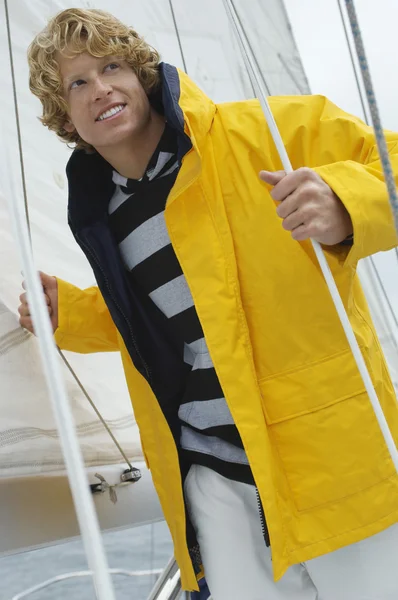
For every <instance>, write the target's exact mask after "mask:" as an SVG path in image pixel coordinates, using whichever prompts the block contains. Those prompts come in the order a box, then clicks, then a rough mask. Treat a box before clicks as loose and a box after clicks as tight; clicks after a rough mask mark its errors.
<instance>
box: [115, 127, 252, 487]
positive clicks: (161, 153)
mask: <svg viewBox="0 0 398 600" xmlns="http://www.w3.org/2000/svg"><path fill="white" fill-rule="evenodd" d="M178 170H179V164H178V160H177V138H176V134H175V132H174V131H173V130H172V129H171V128H170V127H169V126H168V125H167V124H166V127H165V130H164V133H163V135H162V138H161V140H160V142H159V144H158V147H157V148H156V150H155V152H154V154H153V156H152V158H151V160H150V162H149V164H148V167H147V169H146V172H145V175H144V176H143V177H142V178H141V179H140V180H132V179H126V178H125V177H122V176H121V175H120V174H119V173H117V172H116V171H114V172H113V181H114V183H115V184H116V189H115V192H114V194H113V197H112V199H111V200H110V203H109V209H108V212H109V225H110V228H111V231H112V233H113V235H114V237H115V239H116V242H117V244H118V246H119V250H120V254H121V257H122V260H123V263H124V265H125V268H126V270H127V272H128V276H129V278H131V283H132V284H133V285H134V286H138V287H139V288H140V289H141V290H142V292H143V293H144V294H146V295H148V296H149V298H150V299H151V300H152V302H154V303H155V304H156V306H157V307H158V308H159V309H160V310H161V311H162V313H163V314H164V315H165V316H166V317H167V319H168V320H169V322H170V324H171V325H172V331H173V334H174V335H175V339H176V341H177V343H178V344H179V345H181V350H182V352H181V355H182V356H183V360H184V361H185V363H186V364H187V365H189V366H190V370H189V375H188V378H187V385H186V389H185V393H184V395H183V398H182V401H181V404H180V407H179V413H178V416H179V419H180V421H181V436H180V451H182V452H183V453H184V455H185V457H186V458H187V459H188V461H189V462H190V463H192V464H201V465H204V466H207V467H209V468H212V469H214V470H215V471H217V472H219V473H220V474H221V475H224V476H225V477H229V478H231V479H235V480H238V481H243V482H246V483H253V478H252V474H251V470H250V467H249V464H248V460H247V457H246V453H245V451H244V449H243V445H242V441H241V438H240V436H239V432H238V430H237V428H236V426H235V424H234V421H233V418H232V415H231V413H230V411H229V408H228V405H227V403H226V401H225V398H224V395H223V391H222V389H221V386H220V382H219V380H218V377H217V374H216V371H215V368H214V366H213V363H212V360H211V357H210V354H209V351H208V348H207V344H206V340H205V338H204V335H203V331H202V327H201V324H200V321H199V318H198V315H197V313H196V309H195V306H194V302H193V298H192V295H191V293H190V290H189V287H188V285H187V282H186V279H185V276H184V274H183V272H182V269H181V266H180V264H179V262H178V259H177V257H176V255H175V252H174V250H173V247H172V245H171V241H170V238H169V235H168V232H167V228H166V223H165V218H164V210H165V206H166V201H167V197H168V194H169V192H170V190H171V188H172V187H173V184H174V182H175V180H176V178H177V174H178Z"/></svg>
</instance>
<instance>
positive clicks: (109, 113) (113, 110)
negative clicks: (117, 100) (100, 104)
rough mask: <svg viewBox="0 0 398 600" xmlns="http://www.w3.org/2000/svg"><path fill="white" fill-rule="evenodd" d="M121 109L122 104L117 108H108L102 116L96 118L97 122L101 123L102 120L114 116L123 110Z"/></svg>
mask: <svg viewBox="0 0 398 600" xmlns="http://www.w3.org/2000/svg"><path fill="white" fill-rule="evenodd" d="M123 108H124V104H119V106H114V107H113V108H110V109H109V110H107V111H106V112H104V113H102V115H100V116H99V117H98V119H97V121H103V120H104V119H108V118H109V117H111V116H112V115H115V114H116V113H118V112H120V111H121V110H123Z"/></svg>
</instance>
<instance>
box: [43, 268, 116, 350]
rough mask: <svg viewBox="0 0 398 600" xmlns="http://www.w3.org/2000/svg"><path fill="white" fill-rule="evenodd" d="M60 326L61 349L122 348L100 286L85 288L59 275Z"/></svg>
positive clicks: (57, 331) (55, 336)
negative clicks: (60, 277)
mask: <svg viewBox="0 0 398 600" xmlns="http://www.w3.org/2000/svg"><path fill="white" fill-rule="evenodd" d="M57 282H58V328H57V330H56V331H55V333H54V338H55V342H56V344H57V345H58V346H59V348H61V350H70V351H71V352H79V353H82V354H87V353H90V352H112V351H116V350H119V345H118V337H117V329H116V326H115V324H114V323H113V321H112V318H111V316H110V314H109V311H108V308H107V306H106V304H105V301H104V299H103V297H102V294H101V292H100V291H99V289H98V288H97V287H90V288H87V289H85V290H81V289H80V288H78V287H75V286H74V285H72V284H71V283H67V282H66V281H63V280H62V279H58V278H57Z"/></svg>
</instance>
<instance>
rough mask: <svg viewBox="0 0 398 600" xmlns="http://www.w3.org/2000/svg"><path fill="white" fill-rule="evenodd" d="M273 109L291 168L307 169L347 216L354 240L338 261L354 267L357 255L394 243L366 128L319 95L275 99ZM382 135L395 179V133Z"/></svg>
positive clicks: (397, 173) (373, 148) (376, 159)
mask: <svg viewBox="0 0 398 600" xmlns="http://www.w3.org/2000/svg"><path fill="white" fill-rule="evenodd" d="M273 112H274V115H275V117H276V121H277V123H278V126H279V127H280V130H281V133H282V137H283V139H284V141H285V145H286V148H287V151H288V154H289V156H290V158H291V161H292V163H293V168H294V169H297V168H299V167H303V166H307V167H310V168H313V169H314V170H315V171H316V172H317V173H318V174H319V175H320V176H321V177H322V179H323V180H324V181H325V182H326V183H327V184H328V185H329V186H330V187H331V188H332V190H333V191H334V192H335V193H336V194H337V196H338V197H339V198H340V200H341V201H342V202H343V204H344V205H345V207H346V209H347V210H348V212H349V214H350V216H351V219H352V223H353V229H354V243H353V245H352V246H351V247H347V246H341V247H340V249H338V250H337V251H340V252H341V253H342V256H343V257H344V258H343V260H344V264H345V265H347V266H348V265H353V266H355V265H356V263H357V262H358V260H359V259H361V258H364V257H366V256H369V255H371V254H374V253H376V252H379V251H382V250H390V249H391V248H393V247H395V246H397V245H398V237H397V233H396V230H395V226H394V219H393V214H392V210H391V208H390V204H389V200H388V194H387V190H386V186H385V183H384V178H383V171H382V167H381V163H380V160H379V155H378V151H377V145H376V140H375V137H374V134H373V130H372V128H371V127H368V126H367V125H366V124H365V123H363V122H362V121H361V120H360V119H358V118H357V117H354V116H352V115H350V114H348V113H345V112H344V111H342V110H341V109H339V108H338V107H337V106H335V105H334V104H333V103H332V102H330V101H329V100H327V99H326V98H325V97H323V96H297V97H289V98H284V99H282V98H281V99H279V100H278V99H277V101H276V103H275V107H273ZM289 127H290V129H289ZM385 135H386V139H387V145H388V150H389V154H390V158H391V162H392V168H393V172H394V174H395V180H396V182H397V183H398V134H397V133H392V132H390V131H386V132H385ZM325 249H326V250H327V248H325ZM332 251H333V250H332Z"/></svg>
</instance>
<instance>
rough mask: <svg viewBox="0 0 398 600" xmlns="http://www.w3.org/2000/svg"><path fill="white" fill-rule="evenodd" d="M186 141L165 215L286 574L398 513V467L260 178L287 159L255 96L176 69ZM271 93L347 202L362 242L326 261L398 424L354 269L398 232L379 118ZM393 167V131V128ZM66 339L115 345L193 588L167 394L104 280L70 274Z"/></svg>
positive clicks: (323, 297) (325, 303)
mask: <svg viewBox="0 0 398 600" xmlns="http://www.w3.org/2000/svg"><path fill="white" fill-rule="evenodd" d="M180 77H181V99H180V105H181V107H182V109H183V111H184V116H185V124H186V125H185V126H186V132H187V133H188V134H189V135H190V137H191V139H192V141H193V144H194V147H193V149H192V150H191V151H190V152H189V153H188V154H187V155H186V156H185V158H184V161H183V164H182V168H181V171H180V173H179V175H178V178H177V181H176V184H175V186H174V188H173V190H172V192H171V194H170V197H169V199H168V203H167V207H166V212H165V216H166V223H167V227H168V231H169V234H170V237H171V240H172V243H173V246H174V249H175V251H176V254H177V257H178V259H179V261H180V263H181V265H182V268H183V271H184V273H185V275H186V278H187V281H188V284H189V287H190V289H191V292H192V295H193V298H194V301H195V305H196V308H197V311H198V314H199V317H200V320H201V323H202V326H203V329H204V332H205V336H206V339H207V343H208V346H209V349H210V353H211V356H212V359H213V362H214V365H215V368H216V370H217V373H218V376H219V378H220V382H221V385H222V388H223V390H224V394H225V397H226V399H227V402H228V405H229V407H230V410H231V412H232V415H233V417H234V420H235V423H236V425H237V427H238V428H239V431H240V434H241V437H242V440H243V442H244V445H245V449H246V452H247V454H248V457H249V460H250V463H251V466H252V469H253V473H254V476H255V479H256V482H257V485H258V488H259V491H260V494H261V499H262V502H263V506H264V510H265V514H266V517H267V522H268V527H269V531H270V537H271V545H272V554H273V565H274V573H275V577H276V579H278V578H280V577H281V576H282V575H283V573H284V572H285V570H286V569H287V568H288V567H289V565H292V564H294V563H298V562H302V561H305V560H309V559H311V558H314V557H316V556H319V555H321V554H324V553H327V552H331V551H333V550H336V549H338V548H340V547H342V546H344V545H347V544H351V543H354V542H356V541H358V540H361V539H363V538H365V537H367V536H370V535H372V534H375V533H377V532H379V531H381V530H382V529H384V528H386V527H388V526H390V525H391V524H393V523H395V522H396V521H397V520H398V477H397V475H396V473H395V470H394V466H393V464H392V461H391V459H390V457H389V454H388V451H387V449H386V447H385V444H384V441H383V438H382V435H381V433H380V430H379V427H378V424H377V422H376V418H375V416H374V413H373V410H372V407H371V404H370V402H369V400H368V398H367V394H366V393H365V391H364V386H363V383H362V381H361V378H360V376H359V374H358V371H357V367H356V365H355V363H354V360H353V358H352V356H351V353H350V350H349V348H348V344H347V341H346V339H345V336H344V333H343V331H342V328H341V325H340V323H339V320H338V317H337V315H336V312H335V309H334V306H333V304H332V301H331V299H330V296H329V292H328V290H327V287H326V284H325V282H324V280H323V277H322V274H321V272H320V269H319V266H318V264H317V261H316V259H315V256H314V253H313V250H312V247H311V244H310V243H309V242H303V243H298V242H295V241H293V240H292V239H291V237H290V234H289V233H288V232H286V231H285V230H284V229H283V228H282V227H281V222H280V219H279V218H278V217H277V215H276V211H275V204H274V202H273V200H272V199H271V196H270V195H269V193H268V190H267V187H266V186H265V185H264V184H263V183H262V182H261V181H260V180H259V178H258V172H259V171H260V170H261V169H267V170H277V169H280V168H281V164H280V161H279V159H278V156H277V153H276V150H275V148H274V146H273V143H272V140H271V137H270V134H269V131H268V129H267V126H266V124H265V122H264V118H263V115H262V112H261V108H260V106H259V104H258V102H257V101H248V102H242V103H231V104H223V105H214V104H213V103H212V102H211V101H209V100H208V99H207V98H206V97H205V96H204V95H203V94H202V93H201V92H200V91H199V90H198V89H197V88H196V87H195V86H194V84H193V83H192V82H190V80H189V79H188V78H187V77H186V76H185V75H183V74H182V73H181V74H180ZM270 104H271V108H272V111H273V114H274V116H275V119H276V121H277V124H278V126H279V128H280V131H281V133H282V137H283V139H284V141H285V143H286V146H287V151H288V153H289V156H290V158H291V160H292V163H293V166H294V168H298V167H301V166H308V167H312V168H315V169H316V171H317V172H318V173H319V174H320V175H321V177H323V179H324V180H325V181H326V182H327V183H328V184H329V185H330V186H331V187H332V189H333V190H334V191H335V192H336V193H337V194H338V196H339V197H340V198H341V200H342V202H344V204H345V205H346V207H347V209H348V211H349V212H350V215H351V217H352V220H353V224H354V245H353V247H352V248H350V247H343V246H339V247H333V248H326V250H327V256H328V261H329V264H330V266H331V269H332V271H333V274H334V277H335V279H336V282H337V285H338V287H339V290H340V293H341V296H342V299H343V301H344V304H345V306H346V309H347V311H348V314H349V317H350V320H351V323H352V326H353V328H354V330H355V333H356V336H357V339H358V341H359V344H360V346H361V348H362V351H363V355H364V357H365V359H366V362H367V364H368V367H369V369H370V372H371V375H372V378H373V381H374V384H375V386H376V390H377V393H378V396H379V399H380V401H381V403H382V406H383V410H384V412H385V415H386V418H387V420H388V423H389V425H390V428H391V430H392V432H393V435H394V437H395V439H397V438H398V411H397V402H396V398H395V395H394V391H393V387H392V385H391V381H390V378H389V376H388V373H387V370H386V366H385V362H384V359H383V356H382V353H381V350H380V347H379V343H378V340H377V338H376V335H375V332H374V330H373V326H372V323H371V320H370V317H369V313H368V309H367V306H366V302H365V300H364V297H363V293H362V291H361V288H360V284H359V282H358V280H357V277H356V275H355V267H356V264H357V261H358V260H359V259H360V258H362V257H365V256H367V255H369V254H371V253H374V252H376V251H379V250H387V249H389V248H392V247H393V246H395V245H397V243H398V240H397V236H396V233H395V230H394V225H393V220H392V215H391V211H390V208H389V204H388V198H387V194H386V190H385V186H384V183H383V181H382V174H381V168H380V164H379V161H378V158H377V152H376V150H375V147H374V143H375V142H374V139H373V136H372V132H371V130H370V129H369V128H368V127H367V126H365V125H364V124H363V123H362V122H361V121H359V120H358V119H356V118H354V117H352V116H350V115H347V114H345V113H344V112H342V111H341V110H339V109H338V108H336V107H335V106H334V105H333V104H331V103H330V102H329V101H328V100H326V99H325V98H323V97H320V96H304V97H278V98H272V99H271V102H270ZM387 138H388V143H389V148H390V151H391V158H392V161H393V167H394V169H395V172H396V173H398V149H397V145H396V142H397V140H398V135H395V134H390V133H387ZM59 314H60V326H59V330H58V331H57V332H56V340H57V342H58V343H59V345H60V346H61V347H64V348H67V349H68V350H74V351H76V352H97V351H106V350H113V349H118V348H119V349H120V351H121V354H122V358H123V363H124V367H125V371H126V378H127V382H128V386H129V389H130V393H131V397H132V402H133V406H134V411H135V415H136V418H137V422H138V424H139V427H140V432H141V438H142V443H143V447H144V451H145V455H146V458H147V460H148V464H149V465H150V468H151V470H152V475H153V479H154V482H155V486H156V489H157V492H158V494H159V497H160V501H161V503H162V507H163V511H164V514H165V517H166V520H167V522H168V524H169V527H170V531H171V534H172V536H173V540H174V544H175V554H176V558H177V560H178V562H179V565H180V568H181V571H182V580H183V585H184V587H185V588H186V589H196V580H195V577H194V572H193V569H192V565H191V562H190V558H189V554H188V551H187V548H186V543H185V514H184V504H183V496H182V489H181V477H180V473H179V468H178V462H177V452H176V448H175V446H174V443H173V439H172V436H171V433H170V431H169V428H168V426H167V423H166V422H165V419H164V417H163V414H162V412H161V410H160V408H159V405H158V403H157V401H156V398H155V397H154V396H153V394H152V392H151V390H150V388H149V386H148V384H147V383H146V381H144V379H143V378H142V377H141V376H140V375H139V374H138V372H137V371H136V370H135V368H134V367H133V365H132V363H131V360H130V358H129V356H128V355H127V352H126V349H125V347H124V345H123V342H122V340H121V337H120V336H119V334H118V333H117V331H116V329H115V326H114V325H113V323H112V321H111V319H110V317H109V314H108V312H107V310H106V308H105V305H104V303H103V300H102V298H101V296H100V294H99V292H98V290H96V289H95V288H94V289H93V288H91V289H90V290H88V291H82V290H79V289H77V288H75V287H73V286H71V285H70V284H66V283H64V282H61V281H59Z"/></svg>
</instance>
